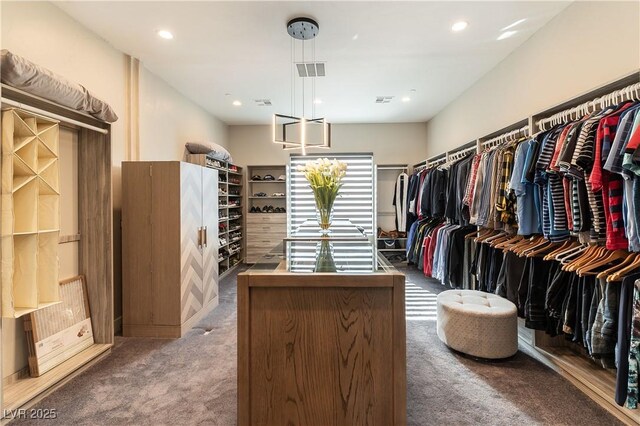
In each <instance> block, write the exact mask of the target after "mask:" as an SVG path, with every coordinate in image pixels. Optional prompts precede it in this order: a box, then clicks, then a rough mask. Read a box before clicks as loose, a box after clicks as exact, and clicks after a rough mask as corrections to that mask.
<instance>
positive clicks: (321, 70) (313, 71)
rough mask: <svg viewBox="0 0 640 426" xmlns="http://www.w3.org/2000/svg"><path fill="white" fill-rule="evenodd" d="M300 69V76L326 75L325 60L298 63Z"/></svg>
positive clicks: (297, 66)
mask: <svg viewBox="0 0 640 426" xmlns="http://www.w3.org/2000/svg"><path fill="white" fill-rule="evenodd" d="M296 68H297V69H298V77H324V76H325V75H326V74H325V63H324V62H300V63H297V64H296Z"/></svg>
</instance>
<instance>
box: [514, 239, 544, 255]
mask: <svg viewBox="0 0 640 426" xmlns="http://www.w3.org/2000/svg"><path fill="white" fill-rule="evenodd" d="M539 238H540V236H539V235H533V236H531V237H529V238H523V239H522V240H520V241H518V242H516V243H515V244H513V245H511V246H510V247H508V250H509V251H511V252H513V253H515V254H520V250H524V249H525V248H527V247H529V246H531V245H533V244H537V242H538V239H539Z"/></svg>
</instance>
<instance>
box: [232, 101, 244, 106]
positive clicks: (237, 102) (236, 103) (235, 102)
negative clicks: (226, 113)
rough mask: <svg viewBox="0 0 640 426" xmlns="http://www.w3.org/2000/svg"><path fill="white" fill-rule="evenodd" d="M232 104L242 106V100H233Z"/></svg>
mask: <svg viewBox="0 0 640 426" xmlns="http://www.w3.org/2000/svg"><path fill="white" fill-rule="evenodd" d="M233 106H242V102H240V101H237V100H236V101H233Z"/></svg>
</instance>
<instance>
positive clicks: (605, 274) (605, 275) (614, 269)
mask: <svg viewBox="0 0 640 426" xmlns="http://www.w3.org/2000/svg"><path fill="white" fill-rule="evenodd" d="M637 257H638V256H637V253H630V254H629V256H627V258H626V259H624V260H623V261H622V263H619V264H617V265H614V266H612V267H611V268H609V269H605V270H604V271H602V272H600V273H599V274H598V276H597V278H598V279H601V278H608V277H609V275H613V274H614V273H615V272H617V271H619V270H621V269H623V268H625V267H627V266H628V265H630V264H631V263H633V261H634V260H636V258H637Z"/></svg>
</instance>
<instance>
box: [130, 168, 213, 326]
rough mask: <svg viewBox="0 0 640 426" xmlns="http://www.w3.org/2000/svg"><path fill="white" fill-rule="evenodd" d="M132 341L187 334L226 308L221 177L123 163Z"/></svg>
mask: <svg viewBox="0 0 640 426" xmlns="http://www.w3.org/2000/svg"><path fill="white" fill-rule="evenodd" d="M122 265H123V326H124V335H125V336H143V337H144V336H149V337H151V336H153V337H181V336H182V335H184V333H185V332H186V331H188V330H189V329H190V328H191V327H192V326H193V325H194V324H195V323H196V322H197V321H198V320H199V319H200V318H202V317H203V316H204V315H205V314H206V313H207V312H209V311H210V310H211V309H213V308H214V307H216V306H217V305H218V172H217V171H216V170H213V169H210V168H206V167H201V166H198V165H194V164H190V163H183V162H178V161H168V162H124V163H123V164H122Z"/></svg>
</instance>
